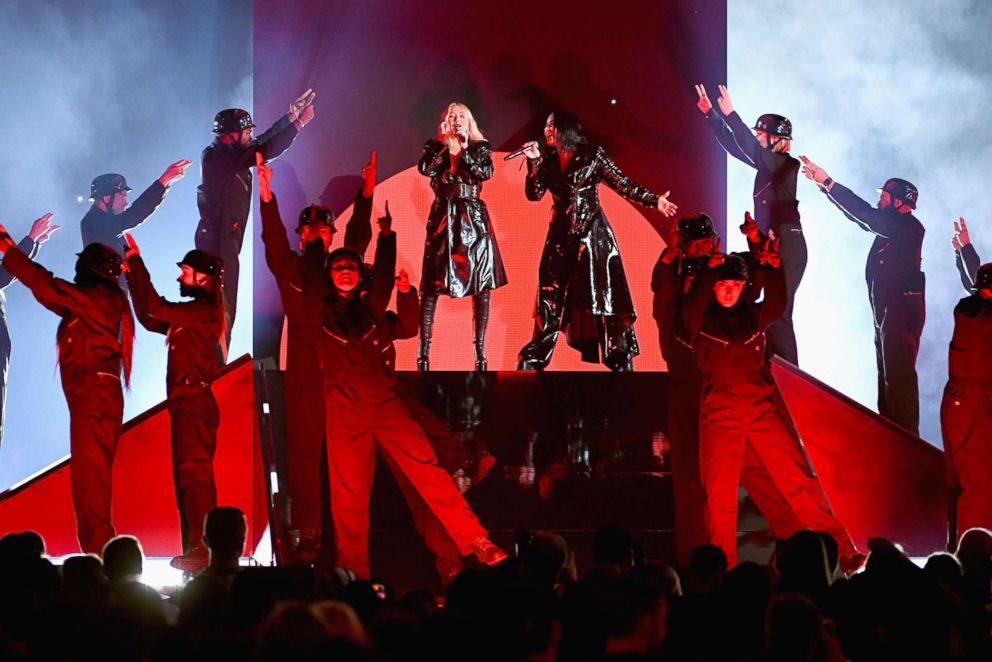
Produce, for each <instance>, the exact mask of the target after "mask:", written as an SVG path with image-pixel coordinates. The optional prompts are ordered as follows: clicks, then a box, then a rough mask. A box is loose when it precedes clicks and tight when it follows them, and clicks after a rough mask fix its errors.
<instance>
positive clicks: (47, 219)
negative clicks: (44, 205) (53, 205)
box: [28, 212, 61, 244]
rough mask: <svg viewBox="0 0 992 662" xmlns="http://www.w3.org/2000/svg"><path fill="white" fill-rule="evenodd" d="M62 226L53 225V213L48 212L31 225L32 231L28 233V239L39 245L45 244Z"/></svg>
mask: <svg viewBox="0 0 992 662" xmlns="http://www.w3.org/2000/svg"><path fill="white" fill-rule="evenodd" d="M60 228H61V226H59V225H52V212H48V213H47V214H45V215H44V216H42V217H41V218H39V219H38V220H36V221H35V222H34V223H32V224H31V230H30V231H29V232H28V237H30V238H31V241H34V242H36V243H38V244H43V243H45V242H46V241H48V240H49V239H51V238H52V235H53V234H55V233H56V232H57V231H58V230H59V229H60Z"/></svg>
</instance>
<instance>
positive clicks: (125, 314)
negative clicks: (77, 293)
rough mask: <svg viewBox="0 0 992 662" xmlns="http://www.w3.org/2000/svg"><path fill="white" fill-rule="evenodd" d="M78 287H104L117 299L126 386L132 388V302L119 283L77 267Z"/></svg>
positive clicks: (76, 279)
mask: <svg viewBox="0 0 992 662" xmlns="http://www.w3.org/2000/svg"><path fill="white" fill-rule="evenodd" d="M74 282H75V283H76V285H78V286H80V287H103V288H106V289H107V291H108V292H110V293H111V294H112V295H113V297H114V299H116V301H117V304H118V307H119V308H120V310H121V327H120V338H119V340H120V343H121V362H122V363H123V364H124V386H126V387H127V388H131V361H132V359H133V357H134V315H133V314H132V313H131V302H130V301H128V298H127V295H126V294H124V290H123V289H121V286H120V285H119V284H118V283H117V281H111V280H107V279H106V278H101V277H99V276H97V275H95V274H94V273H93V272H91V271H88V270H86V269H82V268H80V267H79V265H78V264H77V265H76V278H75V279H74Z"/></svg>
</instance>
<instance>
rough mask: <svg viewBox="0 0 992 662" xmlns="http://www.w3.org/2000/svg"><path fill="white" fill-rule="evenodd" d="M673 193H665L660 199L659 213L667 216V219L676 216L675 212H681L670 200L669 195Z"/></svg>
mask: <svg viewBox="0 0 992 662" xmlns="http://www.w3.org/2000/svg"><path fill="white" fill-rule="evenodd" d="M670 193H671V191H665V192H664V193H662V194H661V196H659V198H658V211H660V212H661V213H662V214H664V215H665V217H667V218H671V217H672V216H675V212H677V211H678V210H679V208H678V206H677V205H676V204H675V203H674V202H671V201H670V200H669V199H668V195H669V194H670Z"/></svg>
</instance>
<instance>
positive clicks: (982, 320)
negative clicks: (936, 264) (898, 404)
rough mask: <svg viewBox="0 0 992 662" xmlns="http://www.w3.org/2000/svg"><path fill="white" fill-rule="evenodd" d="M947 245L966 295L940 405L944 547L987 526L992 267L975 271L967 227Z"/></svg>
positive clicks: (991, 454) (990, 516)
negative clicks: (946, 515) (946, 522)
mask: <svg viewBox="0 0 992 662" xmlns="http://www.w3.org/2000/svg"><path fill="white" fill-rule="evenodd" d="M954 225H955V228H954V229H955V234H954V239H953V240H952V243H953V244H954V247H955V249H956V251H957V254H958V255H957V263H958V269H959V272H960V274H961V281H962V283H967V284H968V286H967V289H968V291H969V292H970V293H971V294H970V296H967V297H965V298H963V299H961V300H960V301H959V302H958V305H957V306H955V308H954V335H953V336H952V337H951V345H950V348H949V351H948V380H947V386H945V387H944V397H943V400H942V402H941V404H940V428H941V436H942V437H943V439H944V457H945V458H946V460H947V485H948V489H949V491H950V495H951V500H952V502H953V504H954V506H953V511H952V515H951V522H950V526H949V527H948V540H947V543H948V548H949V549H955V548H956V547H957V540H958V537H959V535H960V533H963V532H964V531H967V530H968V529H970V528H973V527H983V528H986V529H988V528H992V263H990V264H985V265H982V266H980V267H978V268H977V269H974V268H972V267H971V265H972V264H974V263H977V262H978V260H979V258H978V252H977V251H976V250H975V247H974V246H973V245H972V244H971V238H970V236H969V234H968V226H967V224H966V223H965V220H964V219H963V218H962V219H960V222H955V224H954Z"/></svg>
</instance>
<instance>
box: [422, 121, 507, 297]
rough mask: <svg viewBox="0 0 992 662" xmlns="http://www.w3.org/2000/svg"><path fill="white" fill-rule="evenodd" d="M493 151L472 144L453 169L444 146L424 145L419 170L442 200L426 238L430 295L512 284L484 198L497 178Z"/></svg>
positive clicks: (437, 201) (424, 284)
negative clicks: (508, 281)
mask: <svg viewBox="0 0 992 662" xmlns="http://www.w3.org/2000/svg"><path fill="white" fill-rule="evenodd" d="M492 153H493V150H492V147H491V146H490V145H489V143H488V142H486V141H484V140H480V141H476V142H472V143H469V145H468V147H467V148H466V149H465V150H464V151H463V152H462V153H461V156H460V157H459V159H458V161H457V164H456V165H455V170H454V171H452V169H451V157H450V156H449V154H448V149H447V147H446V146H445V145H444V144H443V143H441V142H439V141H437V140H428V141H427V142H426V143H425V144H424V153H423V156H421V157H420V163H419V164H418V168H419V170H420V174H422V175H426V176H427V177H430V178H431V188H432V189H434V194H435V196H436V198H435V199H434V204H432V205H431V211H430V215H429V216H428V217H427V238H426V239H425V240H424V265H423V271H422V276H421V286H420V288H421V291H422V292H423V294H424V295H431V294H447V295H449V296H452V297H463V296H468V295H471V294H478V293H479V292H485V291H487V290H493V289H496V288H497V287H502V286H504V285H506V270H505V269H504V268H503V258H502V257H501V256H500V254H499V246H498V245H497V244H496V236H495V234H494V233H493V227H492V223H491V222H490V220H489V210H488V209H486V203H485V202H483V201H482V199H481V198H479V194H480V193H481V192H482V182H484V181H486V180H487V179H490V178H491V177H492V176H493V158H492Z"/></svg>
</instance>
